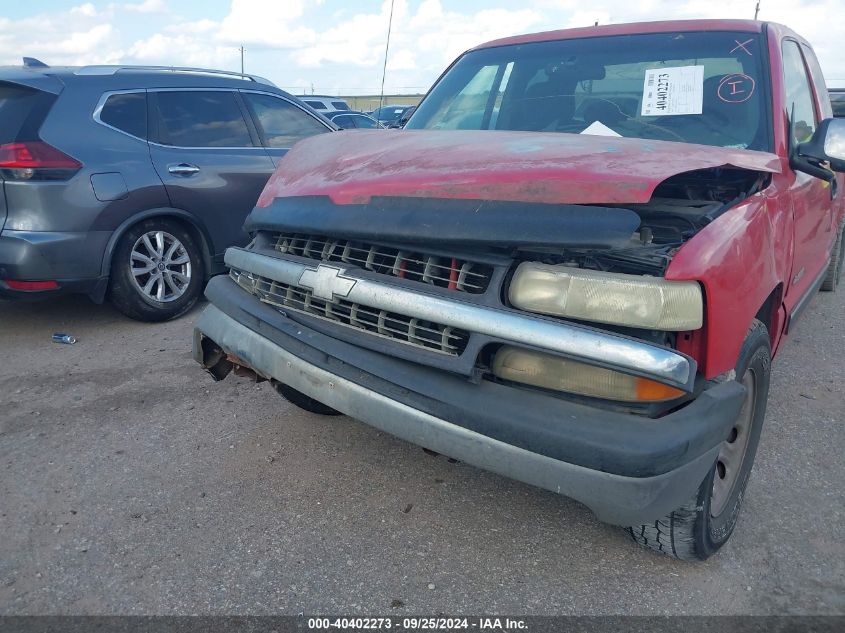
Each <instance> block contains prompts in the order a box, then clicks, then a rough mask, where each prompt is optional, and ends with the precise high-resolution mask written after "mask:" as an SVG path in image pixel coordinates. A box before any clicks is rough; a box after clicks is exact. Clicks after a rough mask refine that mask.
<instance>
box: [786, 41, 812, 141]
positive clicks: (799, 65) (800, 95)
mask: <svg viewBox="0 0 845 633" xmlns="http://www.w3.org/2000/svg"><path fill="white" fill-rule="evenodd" d="M783 87H784V90H785V91H786V101H785V103H786V114H787V116H788V117H789V123H790V126H791V128H792V139H791V142H792V144H793V146H794V145H796V144H798V143H803V142H804V141H808V140H810V137H811V136H812V135H813V132H814V131H815V129H816V124H817V123H818V121H817V120H816V106H815V102H814V101H813V93H812V90H811V88H810V80H809V78H808V77H807V69H806V67H805V66H804V58H803V57H802V56H801V49H799V48H798V43H797V42H794V41H792V40H786V41H784V43H783Z"/></svg>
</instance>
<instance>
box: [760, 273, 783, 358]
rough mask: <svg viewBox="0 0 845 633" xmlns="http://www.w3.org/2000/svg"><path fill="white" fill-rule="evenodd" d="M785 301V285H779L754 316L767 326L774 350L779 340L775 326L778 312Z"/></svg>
mask: <svg viewBox="0 0 845 633" xmlns="http://www.w3.org/2000/svg"><path fill="white" fill-rule="evenodd" d="M782 299H783V284H778V285H777V286H775V289H774V290H772V292H771V293H770V294H769V296H768V297H766V300H765V301H764V302H763V305H761V306H760V309H759V310H757V314H756V315H754V318H755V319H757V320H758V321H760V322H761V323H763V325H765V326H766V329H767V330H768V332H769V339H770V340H771V343H772V347H773V348H774V345H775V341H776V340H777V333H776V332H775V330H776V328H775V327H773V325H774V324H775V323H776V319H777V312H778V310H779V309H780V305H781V301H782Z"/></svg>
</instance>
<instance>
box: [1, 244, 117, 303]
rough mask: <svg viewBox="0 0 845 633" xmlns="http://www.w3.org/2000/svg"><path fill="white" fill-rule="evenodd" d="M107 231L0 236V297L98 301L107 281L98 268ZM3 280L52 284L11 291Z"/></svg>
mask: <svg viewBox="0 0 845 633" xmlns="http://www.w3.org/2000/svg"><path fill="white" fill-rule="evenodd" d="M110 237H111V232H110V231H88V232H48V231H9V230H3V231H2V232H0V297H2V298H4V299H20V298H27V297H30V298H31V297H33V296H45V295H54V294H65V293H83V294H89V295H92V296H93V297H95V298H98V297H99V298H101V297H102V294H103V290H104V289H105V285H106V283H107V281H108V279H107V278H106V277H103V276H102V275H101V274H100V273H101V268H102V264H103V254H104V253H105V250H106V245H107V243H108V241H109V238H110ZM3 280H15V281H56V282H57V283H58V285H59V288H58V289H56V290H45V291H36V292H31V291H29V292H28V291H20V290H12V289H11V288H9V286H8V285H7V284H5V283H3Z"/></svg>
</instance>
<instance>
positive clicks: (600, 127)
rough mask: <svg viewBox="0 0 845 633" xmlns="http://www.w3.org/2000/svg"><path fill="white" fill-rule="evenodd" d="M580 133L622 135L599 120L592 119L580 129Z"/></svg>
mask: <svg viewBox="0 0 845 633" xmlns="http://www.w3.org/2000/svg"><path fill="white" fill-rule="evenodd" d="M581 134H592V135H593V136H622V135H621V134H620V133H619V132H617V131H616V130H613V129H612V128H609V127H607V126H606V125H605V124H604V123H602V122H601V121H593V122H592V123H590V124H589V125H588V126H587V127H585V128H584V129H583V130H581Z"/></svg>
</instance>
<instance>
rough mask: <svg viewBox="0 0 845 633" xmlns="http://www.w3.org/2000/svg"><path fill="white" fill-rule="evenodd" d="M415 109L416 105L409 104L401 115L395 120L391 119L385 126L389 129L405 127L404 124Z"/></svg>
mask: <svg viewBox="0 0 845 633" xmlns="http://www.w3.org/2000/svg"><path fill="white" fill-rule="evenodd" d="M416 110H417V106H411V107H410V108H408V109H407V110H405V111H404V112H403V113H402V116H400V117H399V118H398V119H397V120H395V121H393V122H392V123H391V124H390V125H388V126H387V127H389V128H391V129H401V128H403V127H405V124H406V123H408V121H409V120H410V119H411V115H412V114H413V113H414V112H416Z"/></svg>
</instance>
